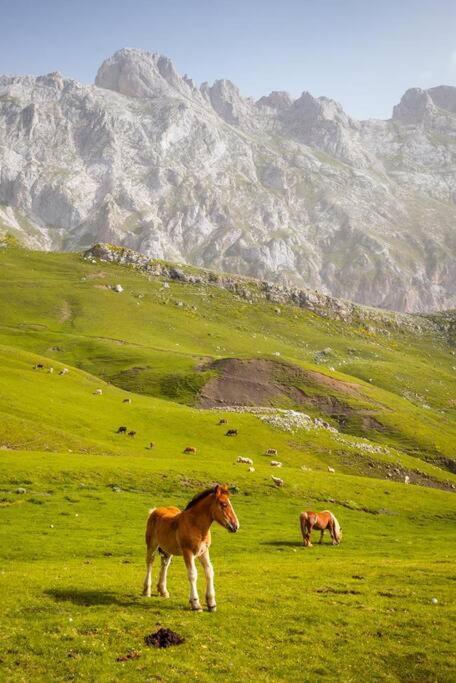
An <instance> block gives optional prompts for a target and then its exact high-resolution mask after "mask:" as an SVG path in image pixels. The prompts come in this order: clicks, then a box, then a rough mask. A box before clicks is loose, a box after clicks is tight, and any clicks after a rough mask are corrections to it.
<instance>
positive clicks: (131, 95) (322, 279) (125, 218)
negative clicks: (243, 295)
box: [0, 49, 456, 312]
mask: <svg viewBox="0 0 456 683" xmlns="http://www.w3.org/2000/svg"><path fill="white" fill-rule="evenodd" d="M455 154H456V88H451V87H449V86H441V87H438V88H431V89H430V90H428V91H422V90H419V89H412V90H409V91H407V93H406V94H405V95H404V97H403V98H402V100H401V102H400V104H398V105H397V106H396V107H395V109H394V113H393V118H392V119H391V120H389V121H355V120H353V119H352V118H351V117H349V116H348V115H347V114H346V113H345V112H344V111H343V110H342V108H341V107H340V105H338V104H337V103H336V102H334V101H332V100H330V99H328V98H325V97H319V98H315V97H313V96H312V95H310V94H309V93H307V92H304V93H303V94H302V95H301V97H299V98H298V99H297V100H295V101H293V100H292V98H290V96H289V95H287V93H283V92H273V93H271V94H270V95H268V96H266V97H262V98H261V99H260V100H258V101H257V102H254V101H253V100H251V99H248V98H245V97H243V96H242V95H241V93H240V92H239V90H238V89H237V88H236V86H235V85H233V84H232V83H231V82H230V81H227V80H220V81H216V82H215V83H214V84H213V85H212V86H211V85H208V84H203V85H202V86H201V88H197V87H196V85H195V84H194V83H193V81H192V80H191V79H190V78H188V77H187V76H184V77H181V76H180V75H179V74H178V73H177V72H176V70H175V68H174V66H173V64H172V62H171V61H170V60H169V59H167V58H166V57H162V56H160V55H157V54H151V53H146V52H143V51H141V50H134V49H123V50H120V51H119V52H117V53H116V54H115V55H113V56H112V57H111V58H109V59H107V60H106V61H105V62H104V63H103V64H102V66H101V67H100V69H99V71H98V74H97V77H96V81H95V85H92V86H88V85H81V84H79V83H77V82H75V81H71V80H68V79H64V78H63V77H62V76H61V75H60V74H58V73H52V74H48V75H47V76H40V77H31V76H22V77H8V76H2V77H0V232H2V231H3V232H5V231H9V232H11V233H13V235H16V236H18V237H19V238H20V239H22V240H24V241H25V242H26V243H27V244H29V245H30V246H33V247H37V248H43V249H67V250H75V249H80V248H87V247H88V246H89V245H90V244H93V243H94V242H97V241H99V242H111V243H116V244H120V245H124V246H126V247H131V248H134V249H137V250H139V251H141V252H142V253H143V254H145V256H146V257H149V258H166V259H169V260H173V261H178V262H187V263H191V264H194V265H199V266H203V267H210V268H213V269H218V270H223V271H230V272H234V273H239V274H243V275H248V276H254V277H259V278H263V279H265V280H269V281H273V282H275V283H277V284H282V285H285V286H287V287H299V288H302V287H311V288H315V289H319V290H321V291H322V292H323V293H326V294H332V295H334V296H337V297H342V298H345V299H352V300H354V301H357V302H360V303H365V304H371V305H375V306H380V307H386V308H392V309H396V310H399V311H418V312H419V311H426V310H432V309H434V310H437V309H442V308H450V307H453V306H455V305H456V258H455V253H456V233H455V228H454V226H455V221H456V206H455V202H456V174H455V173H454V170H453V169H454V167H455Z"/></svg>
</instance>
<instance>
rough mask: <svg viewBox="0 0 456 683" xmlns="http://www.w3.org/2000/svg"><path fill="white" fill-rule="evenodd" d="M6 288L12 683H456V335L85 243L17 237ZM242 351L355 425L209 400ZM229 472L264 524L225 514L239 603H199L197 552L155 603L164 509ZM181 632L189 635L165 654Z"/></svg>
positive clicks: (222, 594)
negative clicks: (225, 283)
mask: <svg viewBox="0 0 456 683" xmlns="http://www.w3.org/2000/svg"><path fill="white" fill-rule="evenodd" d="M116 283H121V284H122V287H123V289H124V291H123V292H122V293H120V294H119V293H115V292H113V291H112V289H111V286H112V285H114V284H116ZM0 291H1V308H0V367H1V373H0V518H1V524H0V556H1V567H0V599H1V605H2V609H1V610H0V629H1V634H2V635H1V638H0V680H5V681H50V680H51V681H64V680H81V681H82V680H84V681H118V680H128V681H155V680H157V681H166V682H168V681H170V682H171V681H181V680H200V681H213V680H215V679H217V678H218V677H223V678H224V679H225V680H228V681H244V680H246V679H247V678H252V679H255V680H258V681H290V680H291V681H295V680H298V681H315V680H328V681H347V682H348V681H354V682H358V681H442V682H443V681H445V682H447V681H452V680H456V676H455V674H454V671H455V664H456V662H455V655H454V652H455V649H456V648H455V638H454V625H455V624H454V619H455V608H454V603H455V601H454V586H455V583H454V580H455V574H454V562H455V559H456V543H455V540H456V526H455V520H456V498H455V493H454V487H455V486H456V475H455V474H454V467H453V465H452V463H454V459H455V444H456V421H455V413H456V403H455V401H454V386H455V376H456V373H455V370H454V366H455V364H456V359H455V357H454V346H453V345H452V341H451V339H449V338H448V337H447V336H446V335H444V334H435V335H431V334H423V335H417V334H412V333H411V332H407V331H404V330H401V329H388V330H382V329H375V326H374V328H373V329H367V328H366V327H365V326H362V325H358V324H348V323H343V322H341V321H337V320H332V319H328V318H322V317H319V316H317V315H315V314H313V313H310V312H309V311H306V310H302V309H298V308H295V307H292V306H283V307H281V311H280V314H278V313H277V311H276V307H274V306H273V305H272V304H269V303H267V302H258V303H256V304H254V305H249V304H247V303H246V302H243V301H241V300H239V299H238V298H237V297H235V296H234V295H232V294H230V293H228V292H224V291H220V290H217V289H215V288H213V289H210V288H207V287H205V288H203V287H199V286H197V285H185V284H180V283H176V282H171V283H168V287H164V283H163V281H162V280H161V279H158V278H155V279H154V278H147V277H145V276H144V275H142V274H140V273H138V272H135V271H134V270H130V269H128V268H124V267H120V266H115V265H111V264H107V263H96V264H93V263H91V262H88V261H85V260H84V259H83V258H81V256H80V255H77V254H48V253H38V252H30V251H28V250H25V249H20V248H4V249H2V250H0ZM322 349H326V353H325V354H323V355H322V354H321V350H322ZM328 349H329V350H328ZM277 354H280V356H278V355H277ZM228 357H235V358H239V359H251V358H263V359H269V360H271V361H272V360H274V361H277V359H278V358H280V361H281V362H284V363H289V364H291V365H292V366H293V367H299V368H300V369H301V370H302V371H303V373H304V374H303V375H302V376H300V379H299V386H297V387H296V389H300V390H302V391H304V392H305V394H306V396H307V397H308V398H309V405H308V406H307V407H306V409H305V412H306V413H307V414H309V415H310V416H311V417H320V418H322V419H324V420H325V421H327V422H328V424H330V425H331V426H332V427H334V428H335V429H337V431H332V430H329V429H324V428H317V427H315V428H309V429H297V430H295V431H293V432H289V431H284V430H281V429H277V428H273V427H272V426H271V425H270V424H267V423H265V422H263V421H262V420H260V419H259V418H258V417H257V416H256V415H253V414H247V413H232V412H228V411H227V412H225V411H223V410H203V409H201V408H199V407H198V396H199V393H200V391H201V388H202V387H203V386H204V384H205V382H207V380H208V379H209V378H210V377H212V376H214V372H213V371H208V370H205V369H204V368H205V367H206V366H207V364H208V363H209V362H211V361H214V360H217V359H221V358H228ZM36 364H40V365H43V366H44V367H43V368H41V369H34V366H35V365H36ZM50 367H52V368H53V370H54V371H53V372H52V373H50V372H49V371H48V370H49V368H50ZM63 368H67V369H68V373H67V374H64V375H60V374H59V372H60V371H61V370H62V369H63ZM306 373H307V374H306ZM321 375H323V376H324V377H325V378H330V379H331V380H333V381H332V383H328V382H327V381H317V380H316V379H315V378H317V379H318V377H320V376H321ZM348 385H356V392H354V391H352V390H350V391H348V389H347V386H348ZM97 389H101V390H102V394H101V395H97V394H96V393H95V392H96V391H97ZM126 398H130V399H131V403H124V400H125V399H126ZM311 399H312V400H311ZM313 399H318V400H313ZM334 405H336V406H340V407H341V409H342V408H343V412H344V418H343V420H341V419H340V415H338V414H337V411H336V412H334V411H333V410H331V411H329V410H328V406H334ZM277 407H282V408H287V409H291V408H296V406H295V405H293V403H292V401H291V400H289V401H287V402H286V403H283V404H280V405H278V406H277ZM366 415H368V416H369V418H372V419H369V420H367V421H366V419H364V418H365V417H366ZM221 417H224V418H226V419H227V420H228V426H229V427H234V428H236V429H238V436H237V437H236V438H232V439H230V438H227V437H225V435H224V434H225V428H224V427H223V426H221V425H219V424H218V422H219V419H220V418H221ZM119 425H126V426H128V428H129V429H132V430H134V431H136V436H135V437H134V438H129V437H126V436H122V435H119V434H116V431H117V429H118V427H119ZM151 442H153V443H154V446H153V447H150V443H151ZM188 445H192V446H195V447H196V448H197V454H192V455H185V454H183V450H184V448H185V447H186V446H188ZM271 447H273V448H275V449H277V451H278V456H277V457H278V459H279V460H280V461H282V463H283V467H282V468H281V469H280V470H274V469H272V468H271V466H270V459H271V458H268V457H267V456H266V455H265V451H266V450H267V449H268V448H271ZM239 455H242V456H247V457H250V458H252V459H253V461H254V466H255V471H254V472H248V470H247V466H245V465H240V464H238V463H237V462H236V460H237V457H238V456H239ZM328 466H329V467H331V468H332V469H334V470H335V472H330V471H328ZM452 468H453V471H451V470H452ZM271 475H278V476H280V477H281V478H283V481H284V485H283V487H281V488H277V487H276V486H275V485H274V483H273V481H272V479H271ZM405 476H408V477H409V478H410V481H411V483H410V484H405V483H404V481H405ZM217 481H218V482H224V483H227V484H229V485H230V486H231V487H232V490H233V495H232V502H233V505H234V508H235V510H236V513H237V515H238V517H239V520H240V523H241V529H240V531H239V533H238V534H236V535H231V534H228V533H227V532H226V531H225V530H224V529H222V528H220V527H217V528H215V527H214V529H213V546H212V552H211V555H212V561H213V564H214V568H215V583H216V591H217V603H218V611H217V612H216V613H208V612H207V611H204V612H203V613H196V614H195V613H192V612H190V611H189V609H188V585H187V578H186V574H185V571H184V565H183V562H182V560H181V558H177V557H176V558H174V560H173V563H172V565H171V568H170V572H169V580H168V588H169V591H170V594H171V595H170V598H169V599H167V600H164V599H160V598H158V597H152V598H150V599H147V598H144V597H142V596H141V589H142V580H143V576H144V550H145V546H144V528H145V521H146V516H147V511H148V509H149V508H150V507H154V506H157V505H178V506H184V505H185V503H186V502H187V501H188V500H189V499H190V498H191V497H192V496H193V495H194V494H195V493H197V492H198V491H199V490H202V489H203V488H205V487H206V486H208V485H211V484H212V483H213V482H217ZM326 508H330V509H331V510H332V511H333V512H334V513H335V514H336V516H337V518H338V519H339V521H340V523H341V525H342V528H343V541H342V543H341V545H340V546H337V547H333V546H331V545H330V544H329V539H326V542H325V543H324V544H323V545H321V546H319V545H314V547H313V548H304V547H303V546H302V539H301V536H300V531H299V521H298V516H299V513H300V511H301V510H304V509H319V510H323V509H326ZM314 540H315V541H316V540H317V534H315V539H314ZM156 569H157V567H155V570H156ZM199 574H200V578H199V585H200V596H201V597H203V595H204V582H203V577H202V572H201V571H200V572H199ZM155 577H156V571H155ZM154 583H155V582H154ZM160 626H163V627H167V628H171V629H173V630H175V631H176V632H177V633H179V634H180V635H181V636H183V637H184V638H185V642H184V643H183V644H182V645H179V646H176V647H172V648H169V649H166V650H157V649H154V648H149V647H147V646H146V645H145V643H144V637H145V636H146V635H147V634H149V633H151V632H153V631H155V630H156V629H157V628H159V627H160Z"/></svg>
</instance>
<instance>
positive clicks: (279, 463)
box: [271, 460, 282, 467]
mask: <svg viewBox="0 0 456 683" xmlns="http://www.w3.org/2000/svg"><path fill="white" fill-rule="evenodd" d="M271 466H272V467H282V463H281V462H279V461H278V460H271Z"/></svg>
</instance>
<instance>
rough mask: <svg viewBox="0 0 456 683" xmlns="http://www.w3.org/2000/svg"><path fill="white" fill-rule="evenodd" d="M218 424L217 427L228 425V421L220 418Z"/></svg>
mask: <svg viewBox="0 0 456 683" xmlns="http://www.w3.org/2000/svg"><path fill="white" fill-rule="evenodd" d="M218 423H219V425H226V424H228V420H226V419H225V418H224V417H222V419H221V420H219V422H218Z"/></svg>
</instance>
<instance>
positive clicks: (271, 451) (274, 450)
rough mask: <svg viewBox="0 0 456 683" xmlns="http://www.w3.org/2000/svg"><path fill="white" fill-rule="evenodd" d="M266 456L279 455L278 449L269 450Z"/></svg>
mask: <svg viewBox="0 0 456 683" xmlns="http://www.w3.org/2000/svg"><path fill="white" fill-rule="evenodd" d="M266 455H277V449H276V448H268V450H267V451H266Z"/></svg>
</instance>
